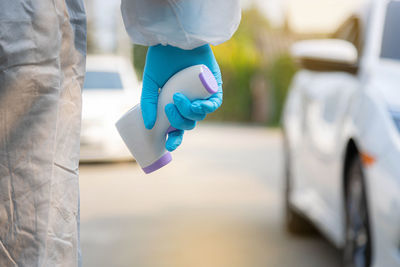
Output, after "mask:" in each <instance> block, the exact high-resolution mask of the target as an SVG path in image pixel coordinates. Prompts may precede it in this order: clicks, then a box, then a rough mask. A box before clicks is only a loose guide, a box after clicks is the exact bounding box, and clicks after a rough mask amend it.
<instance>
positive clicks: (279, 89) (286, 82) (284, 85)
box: [268, 54, 297, 125]
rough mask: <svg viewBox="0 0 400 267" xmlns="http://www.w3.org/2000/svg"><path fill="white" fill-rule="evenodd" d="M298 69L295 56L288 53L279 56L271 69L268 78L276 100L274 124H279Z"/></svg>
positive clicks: (272, 122)
mask: <svg viewBox="0 0 400 267" xmlns="http://www.w3.org/2000/svg"><path fill="white" fill-rule="evenodd" d="M296 70H297V68H296V64H295V62H294V60H293V58H292V57H291V56H290V55H288V54H284V55H281V56H280V57H278V58H277V59H276V60H275V61H274V62H273V64H272V66H271V68H270V69H269V72H268V78H269V81H270V84H271V89H272V90H273V91H272V92H273V96H274V97H273V98H274V99H273V100H274V101H275V105H274V110H275V111H274V114H273V115H274V116H273V118H272V120H271V121H270V124H272V125H277V124H279V122H280V118H281V115H282V109H283V105H284V102H285V99H286V96H287V92H288V88H289V86H290V83H291V81H292V78H293V76H294V74H295V73H296Z"/></svg>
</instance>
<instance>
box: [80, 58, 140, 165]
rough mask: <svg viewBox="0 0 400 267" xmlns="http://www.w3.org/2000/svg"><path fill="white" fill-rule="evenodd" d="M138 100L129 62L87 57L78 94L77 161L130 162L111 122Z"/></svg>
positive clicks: (138, 87)
mask: <svg viewBox="0 0 400 267" xmlns="http://www.w3.org/2000/svg"><path fill="white" fill-rule="evenodd" d="M139 101H140V83H139V81H138V79H137V77H136V75H135V72H134V70H133V68H132V66H131V63H130V62H129V61H128V60H127V59H124V58H121V57H117V56H88V57H87V62H86V77H85V83H84V87H83V92H82V131H81V161H117V160H127V159H131V158H132V156H131V155H130V153H129V151H128V149H127V148H126V146H125V145H124V143H123V141H122V139H121V137H120V136H119V134H118V132H117V130H116V128H115V123H116V121H117V120H118V119H119V118H120V117H121V116H122V115H123V114H124V113H125V112H126V111H128V110H129V109H130V108H132V107H133V106H134V105H136V104H137V103H139Z"/></svg>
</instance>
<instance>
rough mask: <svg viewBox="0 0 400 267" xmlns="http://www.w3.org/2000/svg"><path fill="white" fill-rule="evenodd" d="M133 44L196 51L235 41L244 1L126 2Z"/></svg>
mask: <svg viewBox="0 0 400 267" xmlns="http://www.w3.org/2000/svg"><path fill="white" fill-rule="evenodd" d="M121 11H122V17H123V19H124V24H125V28H126V30H127V32H128V34H129V36H130V38H131V40H132V42H133V43H136V44H140V45H146V46H152V45H157V44H163V45H171V46H175V47H179V48H182V49H193V48H196V47H199V46H202V45H204V44H212V45H218V44H220V43H223V42H225V41H227V40H229V39H230V38H231V36H232V35H233V34H234V32H235V31H236V29H237V27H238V26H239V23H240V18H241V9H240V0H122V2H121Z"/></svg>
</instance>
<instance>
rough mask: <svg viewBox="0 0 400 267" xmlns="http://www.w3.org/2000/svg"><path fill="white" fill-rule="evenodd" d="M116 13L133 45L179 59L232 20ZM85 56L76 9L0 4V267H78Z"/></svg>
mask: <svg viewBox="0 0 400 267" xmlns="http://www.w3.org/2000/svg"><path fill="white" fill-rule="evenodd" d="M122 13H123V18H124V22H125V26H126V29H127V31H128V33H129V35H130V36H131V38H132V41H133V42H134V43H137V44H143V45H149V46H153V45H157V44H162V45H170V46H173V47H176V48H177V49H185V50H190V49H194V48H197V47H200V46H202V45H206V44H219V43H222V42H224V41H226V40H228V39H229V38H230V37H231V36H232V34H233V33H234V31H235V30H236V28H237V26H238V24H239V21H240V7H239V0H122ZM107 15H108V14H104V16H107ZM85 56H86V16H85V9H84V5H83V0H1V1H0V266H1V267H8V266H29V267H35V266H80V265H81V261H80V259H81V257H80V248H79V183H78V163H79V138H80V123H81V88H82V84H83V80H84V72H85ZM152 64H155V63H154V62H153V63H152V62H148V63H147V65H146V68H147V69H148V70H151V69H152ZM221 96H222V92H221ZM150 117H151V116H150ZM183 117H184V116H183ZM150 120H151V119H150ZM150 124H151V122H150ZM146 127H147V126H146ZM149 127H150V128H151V127H152V126H151V125H150V126H149Z"/></svg>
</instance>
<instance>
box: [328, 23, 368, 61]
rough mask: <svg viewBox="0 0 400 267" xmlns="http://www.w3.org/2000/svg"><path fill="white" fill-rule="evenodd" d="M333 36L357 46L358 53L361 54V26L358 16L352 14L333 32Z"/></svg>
mask: <svg viewBox="0 0 400 267" xmlns="http://www.w3.org/2000/svg"><path fill="white" fill-rule="evenodd" d="M333 38H335V39H341V40H346V41H348V42H350V43H352V44H353V45H354V46H355V47H356V48H357V51H358V54H359V55H360V54H361V50H362V47H361V27H360V21H359V19H358V18H357V17H354V16H352V17H350V18H349V19H347V20H346V21H345V22H344V23H343V24H342V25H341V26H340V27H339V29H338V30H337V31H336V32H335V33H334V34H333Z"/></svg>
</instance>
